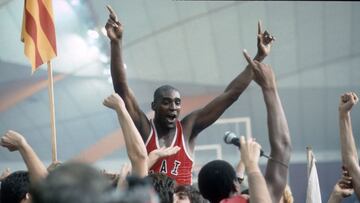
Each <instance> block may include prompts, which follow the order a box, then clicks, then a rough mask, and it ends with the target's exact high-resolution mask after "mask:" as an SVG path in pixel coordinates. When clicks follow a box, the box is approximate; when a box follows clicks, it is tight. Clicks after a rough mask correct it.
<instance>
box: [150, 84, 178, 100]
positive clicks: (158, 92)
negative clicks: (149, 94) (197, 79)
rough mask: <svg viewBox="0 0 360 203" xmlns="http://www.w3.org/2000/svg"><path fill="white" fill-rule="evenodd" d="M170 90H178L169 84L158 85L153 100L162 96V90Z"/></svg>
mask: <svg viewBox="0 0 360 203" xmlns="http://www.w3.org/2000/svg"><path fill="white" fill-rule="evenodd" d="M171 90H174V91H177V92H179V90H178V89H176V88H175V87H173V86H171V85H162V86H160V87H158V88H157V89H156V90H155V92H154V101H156V100H157V99H159V98H160V97H162V94H163V93H164V92H167V91H171Z"/></svg>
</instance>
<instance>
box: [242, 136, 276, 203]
mask: <svg viewBox="0 0 360 203" xmlns="http://www.w3.org/2000/svg"><path fill="white" fill-rule="evenodd" d="M240 146H241V148H240V151H241V160H242V161H243V163H244V165H245V169H246V172H247V174H248V182H249V194H250V202H251V203H263V202H272V201H271V197H270V193H269V190H268V188H267V185H266V182H265V179H264V176H263V175H262V173H261V171H260V168H259V164H258V162H259V158H260V149H261V146H260V145H259V144H258V143H257V142H255V141H254V140H252V139H251V140H247V141H246V140H245V137H244V136H241V137H240Z"/></svg>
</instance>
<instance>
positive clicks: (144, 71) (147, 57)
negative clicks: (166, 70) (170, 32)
mask: <svg viewBox="0 0 360 203" xmlns="http://www.w3.org/2000/svg"><path fill="white" fill-rule="evenodd" d="M131 50H132V53H133V57H134V59H135V60H134V64H133V65H134V68H136V71H137V73H138V78H141V79H150V80H158V79H159V78H162V76H163V66H162V64H161V62H160V58H159V57H160V56H159V53H158V52H157V44H156V41H155V39H154V38H151V39H147V40H145V41H143V42H142V43H141V44H136V45H134V46H132V47H131Z"/></svg>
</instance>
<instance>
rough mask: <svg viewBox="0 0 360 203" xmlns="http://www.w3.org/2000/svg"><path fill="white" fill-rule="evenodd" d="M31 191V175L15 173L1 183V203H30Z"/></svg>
mask: <svg viewBox="0 0 360 203" xmlns="http://www.w3.org/2000/svg"><path fill="white" fill-rule="evenodd" d="M29 189H30V178H29V173H28V172H26V171H15V172H13V173H11V174H10V175H8V176H7V177H6V178H5V179H4V180H2V181H1V190H0V193H1V194H0V198H1V201H0V202H3V203H30V202H31V198H30V193H29Z"/></svg>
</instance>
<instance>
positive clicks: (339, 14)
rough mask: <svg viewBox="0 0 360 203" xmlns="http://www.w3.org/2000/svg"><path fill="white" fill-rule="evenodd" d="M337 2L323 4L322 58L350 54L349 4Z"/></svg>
mask: <svg viewBox="0 0 360 203" xmlns="http://www.w3.org/2000/svg"><path fill="white" fill-rule="evenodd" d="M339 5H340V4H339V2H332V3H331V2H327V3H326V4H325V6H324V10H325V11H324V18H325V19H326V20H325V21H324V24H325V25H324V28H323V29H324V31H325V32H324V37H325V41H326V42H328V43H324V53H325V59H324V60H331V59H334V58H337V57H343V56H349V55H350V54H351V49H350V47H351V43H352V42H351V34H350V33H351V32H352V29H351V23H350V22H351V4H350V3H346V4H342V6H339Z"/></svg>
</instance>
